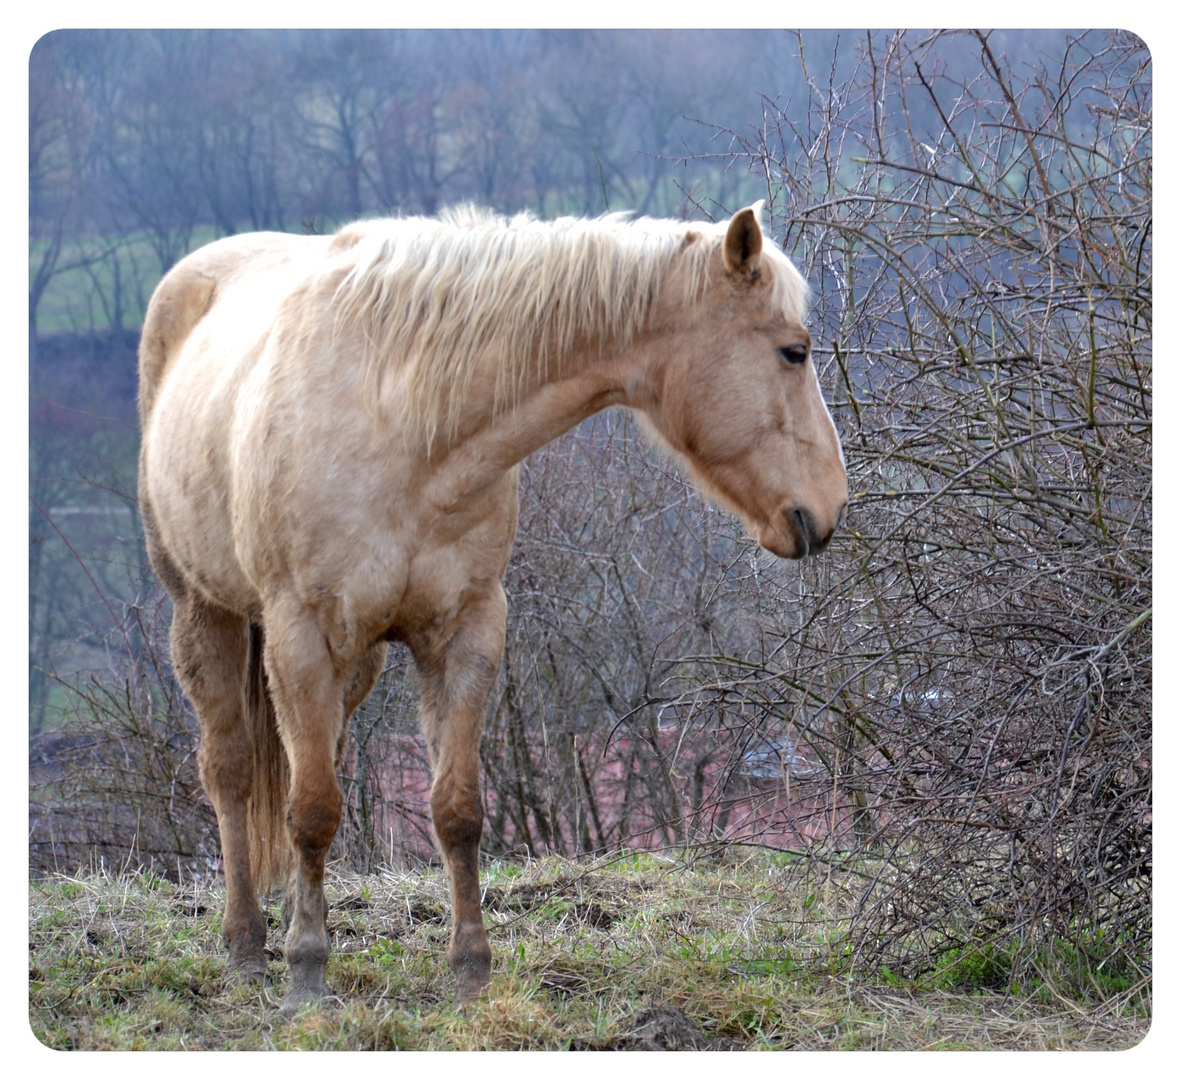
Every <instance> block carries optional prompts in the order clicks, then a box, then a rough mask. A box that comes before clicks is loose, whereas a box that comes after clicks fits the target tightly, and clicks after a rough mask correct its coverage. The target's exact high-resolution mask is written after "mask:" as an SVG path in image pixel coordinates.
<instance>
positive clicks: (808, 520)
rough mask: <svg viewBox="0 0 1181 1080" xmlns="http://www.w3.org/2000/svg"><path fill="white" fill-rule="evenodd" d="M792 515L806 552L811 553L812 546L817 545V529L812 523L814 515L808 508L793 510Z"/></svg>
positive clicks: (806, 553)
mask: <svg viewBox="0 0 1181 1080" xmlns="http://www.w3.org/2000/svg"><path fill="white" fill-rule="evenodd" d="M791 516H792V521H793V522H794V523H795V527H796V531H797V532H799V534H800V543H801V545H802V546H803V549H804V554H805V555H811V554H812V548H813V547H815V546H816V530H815V528H814V527H813V525H812V515H811V514H809V513H808V511H807V510H793V511H792V512H791Z"/></svg>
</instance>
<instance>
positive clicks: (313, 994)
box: [279, 983, 343, 1020]
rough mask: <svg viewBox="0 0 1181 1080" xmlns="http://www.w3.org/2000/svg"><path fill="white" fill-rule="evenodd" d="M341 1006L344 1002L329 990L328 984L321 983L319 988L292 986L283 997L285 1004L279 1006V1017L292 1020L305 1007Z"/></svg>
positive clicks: (324, 1007) (330, 1007)
mask: <svg viewBox="0 0 1181 1080" xmlns="http://www.w3.org/2000/svg"><path fill="white" fill-rule="evenodd" d="M341 1004H343V1002H342V1001H341V1000H340V998H338V997H337V996H336V995H335V994H334V993H333V992H332V991H331V990H330V989H329V988H328V984H327V983H321V984H320V985H319V986H295V985H292V986H290V987H288V989H287V993H286V994H284V995H283V1004H282V1005H280V1006H279V1015H281V1016H282V1017H283V1019H284V1020H291V1019H293V1018H294V1017H295V1015H296V1014H297V1013H298V1012H299V1011H300V1010H301V1009H303V1008H305V1007H314V1008H316V1009H334V1008H336V1007H337V1006H339V1005H341Z"/></svg>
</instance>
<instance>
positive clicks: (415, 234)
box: [140, 208, 847, 1012]
mask: <svg viewBox="0 0 1181 1080" xmlns="http://www.w3.org/2000/svg"><path fill="white" fill-rule="evenodd" d="M756 212H757V211H756V209H754V208H752V209H748V210H745V211H742V212H740V213H739V214H736V215H735V217H734V218H733V220H732V221H731V222H729V223H727V224H726V225H725V226H700V225H687V224H683V223H674V222H649V221H640V222H635V223H627V222H625V221H622V220H620V219H618V218H609V219H601V220H599V221H574V220H570V219H567V220H564V221H562V222H558V223H542V222H536V221H533V220H531V219H526V218H517V219H513V220H512V221H504V220H502V219H497V218H493V217H489V216H486V215H476V214H470V213H461V214H459V215H455V216H453V217H452V219H450V220H447V221H441V222H440V221H421V220H417V219H410V220H406V221H398V222H372V223H362V224H358V225H354V226H349V227H347V228H346V229H344V230H342V231H341V232H340V233H338V234H337V235H336V236H334V237H293V236H285V235H279V234H257V235H248V236H242V237H232V238H229V239H227V240H223V241H220V242H218V243H215V244H211V245H209V246H208V247H206V248H203V249H201V250H200V251H198V252H196V253H195V254H193V255H191V256H189V257H188V258H187V259H185V260H184V261H183V262H181V263H179V264H178V265H177V266H176V267H175V268H174V269H173V270H172V271H171V272H170V274H169V275H168V276H167V277H166V278H165V280H164V281H163V282H162V283H161V285H160V287H159V289H158V290H157V292H156V294H155V296H154V297H153V300H152V304H151V306H150V309H149V313H148V317H147V320H146V322H145V328H144V338H143V344H142V346H141V363H140V379H141V391H140V408H141V422H142V425H143V449H142V456H141V475H140V493H141V503H142V506H143V513H144V519H145V526H146V531H147V535H148V545H149V552H150V554H151V556H152V560H153V563H154V565H155V566H156V569H157V572H158V573H159V575H160V577H161V579H162V580H163V582H164V583H165V585H166V586H167V587H168V589H169V591H170V592H171V593H172V595H173V598H174V601H175V610H176V615H175V619H174V626H173V637H172V641H173V659H174V666H175V667H176V670H177V673H178V676H179V677H180V679H181V682H182V684H183V685H184V686H185V689H186V692H187V693H188V694H189V696H190V698H191V699H192V700H193V702H194V705H195V707H196V708H197V711H198V713H199V715H200V717H201V721H202V739H203V742H202V749H201V762H202V777H203V780H204V782H205V785H206V788H207V790H208V791H209V794H210V797H211V799H212V800H213V802H214V805H215V807H216V809H217V812H218V817H219V825H220V827H221V832H222V842H223V854H224V855H225V860H226V866H227V879H228V882H229V889H228V896H227V914H226V935H227V939H228V941H229V944H230V952H231V962H232V963H233V964H234V966H235V967H236V968H237V969H238V970H240V971H242V972H243V973H244V974H246V975H257V974H258V973H259V970H260V968H261V967H263V966H265V963H264V961H263V959H262V952H261V949H262V944H261V943H262V941H264V940H265V924H263V923H262V921H261V915H260V913H259V912H258V909H257V905H256V903H255V900H254V896H253V890H254V886H255V884H256V880H255V879H256V878H257V877H258V875H259V874H260V873H264V872H265V870H264V869H263V868H264V867H265V866H266V860H265V857H264V856H265V854H266V853H265V852H261V851H260V850H259V849H260V848H261V847H266V846H273V845H274V844H275V843H277V842H278V839H279V837H280V834H281V833H282V831H283V828H282V822H283V821H284V820H285V822H286V831H287V837H288V840H289V842H290V845H291V852H292V859H291V865H292V868H293V869H292V876H291V885H290V888H289V894H288V907H289V911H290V928H289V931H288V936H287V947H286V953H287V959H288V961H289V964H290V966H291V972H292V984H291V988H290V989H289V991H288V995H287V998H286V999H285V1003H284V1010H285V1011H286V1012H291V1011H293V1010H294V1009H295V1008H297V1007H298V1006H299V1005H300V1004H302V1003H304V1002H305V1001H309V1000H313V999H315V998H317V997H321V996H323V995H325V994H327V993H328V989H327V984H326V983H325V981H324V964H325V962H326V957H327V939H326V936H325V935H324V930H323V919H322V915H323V896H322V890H321V888H320V883H321V880H322V876H323V861H324V855H325V854H326V852H327V848H328V845H329V844H330V843H331V840H332V837H333V836H334V835H335V832H336V828H337V826H338V824H339V819H340V791H339V787H338V786H337V784H336V780H335V776H334V772H333V766H334V754H335V752H336V751H337V748H338V747H339V744H340V740H341V739H342V738H343V733H344V725H345V723H346V722H347V717H348V715H349V713H350V712H351V711H352V709H353V708H355V707H356V705H357V704H358V703H359V702H360V700H362V699H363V697H364V695H365V693H367V692H368V690H369V688H370V687H371V686H372V683H373V681H374V679H375V678H376V676H377V674H378V673H379V671H380V666H381V662H382V659H383V657H384V648H385V645H384V643H385V642H386V641H388V640H402V641H405V642H407V644H408V645H409V646H410V648H411V650H412V652H413V654H414V657H415V661H416V664H417V665H418V668H419V671H420V674H421V675H422V688H423V705H422V713H423V725H424V730H425V732H426V734H427V741H428V747H429V749H430V753H431V759H432V765H433V771H434V785H433V788H432V797H431V804H432V814H433V819H434V824H435V831H436V835H437V838H438V840H439V844H440V848H441V849H442V852H443V855H444V859H445V861H446V863H447V866H448V870H449V873H450V877H451V887H452V895H453V900H454V904H455V913H454V927H453V937H452V944H451V948H450V954H449V955H450V958H451V962H452V966H453V968H454V969H455V971H456V975H457V980H458V983H459V997H460V999H462V1000H467V999H470V998H471V997H472V996H474V995H475V994H476V993H478V991H479V989H480V988H481V987H482V986H483V985H484V984H485V983H486V982H487V980H488V978H489V963H490V952H489V950H488V945H487V940H486V937H485V935H484V930H483V923H482V920H481V918H480V913H479V892H478V878H477V856H478V845H479V834H480V829H481V823H482V803H481V798H480V791H479V778H478V771H479V762H478V743H479V733H480V728H481V726H482V723H483V718H484V711H485V709H486V704H487V697H488V693H489V692H490V689H491V687H492V684H493V682H494V679H495V676H496V671H497V668H498V666H499V662H500V656H501V652H502V649H503V643H504V616H505V598H504V593H503V590H502V588H501V584H500V583H501V579H502V578H503V575H504V571H505V567H506V563H507V559H508V556H509V550H510V546H511V543H512V539H513V534H514V531H515V529H516V518H517V495H516V482H517V479H516V466H517V463H518V462H519V461H521V460H522V459H523V458H524V457H525V456H527V455H528V454H529V453H530V452H532V451H533V450H535V449H537V448H538V447H540V446H542V445H544V444H545V443H547V442H549V441H550V440H552V439H553V438H555V437H556V436H558V435H560V434H561V433H562V432H564V431H566V430H568V429H569V428H571V427H572V426H574V425H575V424H577V423H578V422H579V421H580V420H582V419H583V418H584V417H586V416H588V415H590V414H591V413H593V412H596V411H598V410H600V409H602V408H605V407H607V406H610V405H625V406H628V407H631V408H632V409H634V410H636V411H637V412H638V413H639V414H640V415H641V416H642V417H643V418H644V420H645V422H646V424H647V426H648V427H649V428H650V429H651V430H653V431H654V432H655V433H656V435H657V436H658V437H659V439H660V440H661V441H662V442H663V443H664V444H665V445H666V446H667V447H669V448H670V449H671V450H672V451H673V452H674V453H675V454H677V455H678V456H679V457H680V458H681V459H682V460H683V461H684V462H685V463H686V465H687V466H688V468H689V469H690V471H691V472H692V474H693V475H694V477H695V479H696V480H697V482H698V483H699V484H700V486H701V487H702V488H703V489H704V490H705V491H706V492H707V493H709V494H710V495H711V496H712V497H714V498H715V499H717V500H718V501H719V502H721V503H722V504H723V505H725V506H727V507H729V508H730V509H732V510H734V511H735V512H736V513H738V514H739V515H740V516H741V517H742V518H743V519H744V520H745V521H746V522H747V524H748V527H749V528H750V529H751V531H752V533H753V535H754V536H755V537H756V538H757V539H758V540H759V542H760V543H761V544H762V545H763V546H764V547H767V548H768V549H770V550H771V551H774V552H776V553H777V554H780V555H783V556H786V557H799V556H801V555H804V554H808V553H811V552H815V551H818V550H821V549H822V548H823V547H824V545H825V544H826V543H827V541H828V539H829V537H831V535H832V533H833V531H834V529H835V528H836V527H837V524H838V523H839V520H840V517H841V514H842V512H843V509H844V506H845V502H846V499H847V484H846V478H845V471H844V464H843V459H842V456H841V451H840V446H839V443H838V440H837V436H836V433H835V430H834V428H833V425H832V422H831V420H830V418H829V415H828V412H827V409H826V408H825V406H824V402H823V399H822V397H821V394H820V388H819V385H818V382H817V379H816V373H815V370H814V368H813V366H812V363H811V357H810V342H809V338H808V334H807V331H806V330H805V329H804V326H803V317H804V303H805V296H806V290H805V287H804V284H803V281H802V279H800V277H799V275H798V273H797V272H796V271H795V269H794V267H792V266H791V264H790V263H789V262H788V261H787V259H786V258H784V257H783V256H782V254H780V253H779V252H778V251H775V250H774V249H772V248H769V247H765V246H764V244H763V238H762V233H761V230H760V229H759V226H758V222H757V217H756ZM251 627H254V629H253V630H251V629H250V628H251ZM252 672H253V674H252ZM264 672H265V681H264V680H263V678H262V674H263V673H264ZM252 679H253V680H254V682H255V683H256V684H257V687H258V688H260V689H258V692H257V693H254V694H252V693H251V692H250V685H251V680H252ZM252 703H253V704H252ZM271 706H273V710H274V712H273V716H274V720H270V719H269V717H270V716H271V715H272V714H271V712H270V707H271ZM276 731H277V735H278V737H279V738H280V739H281V741H282V746H283V749H284V753H283V754H282V755H278V751H277V744H275V743H274V733H275V732H276ZM275 756H282V757H283V758H284V759H285V763H286V766H287V768H288V770H289V771H288V772H286V773H284V772H283V771H282V770H280V771H279V772H278V773H276V772H275V768H276V766H275V764H274V762H273V761H271V760H270V758H272V757H275ZM268 770H270V772H269V773H268ZM267 775H270V776H271V780H270V781H267V780H266V776H267ZM268 784H269V786H268ZM268 821H269V824H268ZM252 838H253V839H252ZM252 847H253V848H254V863H253V867H252V866H251V863H250V851H251V848H252Z"/></svg>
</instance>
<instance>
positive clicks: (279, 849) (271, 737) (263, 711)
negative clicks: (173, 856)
mask: <svg viewBox="0 0 1181 1080" xmlns="http://www.w3.org/2000/svg"><path fill="white" fill-rule="evenodd" d="M262 657H263V630H262V627H261V626H254V625H253V624H252V625H251V627H250V645H249V650H248V653H247V660H246V723H247V725H248V726H249V728H250V739H251V742H252V743H253V746H254V769H253V773H254V775H253V783H252V785H251V793H250V801H249V803H248V808H247V816H246V830H247V836H248V838H249V843H250V873H251V876H252V877H253V878H254V883H255V886H256V887H258V888H260V889H263V890H266V889H270V888H273V887H274V886H275V885H277V884H280V883H281V882H282V881H283V880H284V878H285V877H286V875H287V868H288V865H289V861H290V860H289V851H290V848H289V844H288V841H287V828H286V817H287V789H288V786H289V773H288V768H287V752H286V751H285V750H284V749H283V744H282V742H281V741H280V740H279V728H278V725H277V724H276V722H275V705H274V702H273V701H272V700H271V694H270V690H269V689H268V688H267V676H266V670H265V668H264V666H263V658H262Z"/></svg>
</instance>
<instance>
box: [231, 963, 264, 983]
mask: <svg viewBox="0 0 1181 1080" xmlns="http://www.w3.org/2000/svg"><path fill="white" fill-rule="evenodd" d="M226 975H227V976H228V978H229V980H230V982H234V983H260V982H264V981H265V980H266V977H267V962H266V961H265V960H245V961H242V962H241V963H235V962H234V961H230V966H229V968H228V969H227V971H226Z"/></svg>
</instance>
